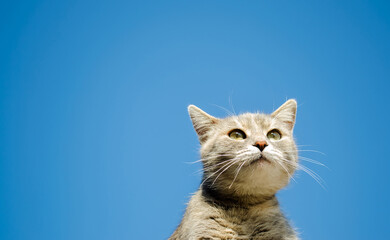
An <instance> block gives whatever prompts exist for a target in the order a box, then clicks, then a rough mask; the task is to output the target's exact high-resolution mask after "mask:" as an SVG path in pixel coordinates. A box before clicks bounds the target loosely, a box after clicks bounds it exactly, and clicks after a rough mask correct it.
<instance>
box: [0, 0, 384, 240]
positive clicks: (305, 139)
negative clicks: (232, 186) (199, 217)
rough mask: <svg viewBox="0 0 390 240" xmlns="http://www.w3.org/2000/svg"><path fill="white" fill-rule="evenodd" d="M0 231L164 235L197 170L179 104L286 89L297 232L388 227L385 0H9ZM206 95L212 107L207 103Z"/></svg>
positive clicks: (0, 67)
mask: <svg viewBox="0 0 390 240" xmlns="http://www.w3.org/2000/svg"><path fill="white" fill-rule="evenodd" d="M0 19H1V21H0V36H1V37H0V223H1V224H0V226H1V227H0V238H1V239H5V240H11V239H12V240H17V239H40V240H45V239H58V240H60V239H166V238H168V237H169V236H170V234H171V233H172V232H173V230H174V229H175V227H176V226H177V225H178V223H179V222H180V220H181V216H182V214H183V212H184V209H185V203H186V202H187V201H188V199H189V196H190V194H191V193H193V192H195V191H196V189H197V187H198V185H199V183H200V178H201V175H200V174H197V173H196V172H197V170H199V169H200V168H201V166H200V165H199V164H193V165H191V164H187V162H191V161H195V160H197V159H198V158H199V155H198V149H199V144H198V142H197V137H196V134H195V132H194V130H193V129H192V125H191V122H190V120H189V117H188V114H187V110H186V107H187V106H188V105H189V104H195V105H197V106H199V107H201V108H202V109H204V110H205V111H207V112H209V113H210V114H212V115H214V116H217V117H223V116H226V113H225V112H224V111H223V110H222V109H221V108H219V107H218V106H222V107H224V108H227V109H229V110H232V106H233V107H234V109H235V111H236V112H246V111H264V112H272V110H273V109H275V108H277V107H278V106H279V105H280V104H282V103H283V102H284V101H285V100H286V99H288V98H295V99H297V101H298V104H299V108H298V115H297V122H296V127H295V137H296V139H297V143H298V145H303V146H301V147H300V148H301V149H302V150H317V151H321V152H323V153H325V155H322V154H319V153H315V152H306V151H303V152H302V156H305V157H308V158H312V159H315V160H317V161H320V162H322V163H324V164H326V166H327V167H328V168H329V169H327V168H324V167H321V166H318V165H315V164H312V163H310V162H302V164H304V165H305V166H307V167H309V168H311V169H312V170H314V171H315V172H316V173H318V174H319V175H320V176H321V177H322V178H323V179H324V181H325V183H326V188H325V189H323V188H322V187H321V186H320V185H319V184H318V183H316V181H315V180H314V179H312V178H311V177H310V176H308V175H307V174H305V173H304V172H297V174H296V176H295V177H296V179H297V182H292V183H291V184H290V185H289V186H288V187H287V189H285V190H283V191H281V192H280V193H279V194H278V195H279V199H280V203H281V206H282V208H283V211H284V212H285V213H286V215H287V216H288V217H289V218H290V219H291V221H292V223H293V225H294V226H295V227H296V228H297V229H298V231H299V232H300V233H301V236H302V239H317V240H321V239H324V240H325V239H389V238H390V230H389V228H388V221H389V216H390V208H389V202H390V189H389V186H388V184H389V177H388V172H389V169H390V163H389V157H388V144H389V141H388V135H389V134H390V131H389V130H390V127H389V122H390V118H389V107H388V104H389V101H388V95H389V94H388V89H389V78H390V44H389V43H390V5H389V4H388V3H387V1H368V0H365V1H363V0H354V1H352V0H351V1H340V0H333V1H320V0H313V1H291V0H283V1H266V0H256V1H237V0H235V1H227V0H224V1H148V0H146V1H115V0H114V1H8V2H3V3H1V7H0ZM216 105H218V106H216Z"/></svg>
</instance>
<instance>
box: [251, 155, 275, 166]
mask: <svg viewBox="0 0 390 240" xmlns="http://www.w3.org/2000/svg"><path fill="white" fill-rule="evenodd" d="M254 163H271V161H270V160H268V159H267V158H266V157H265V156H264V155H260V157H257V158H255V159H253V160H252V161H251V163H250V164H254Z"/></svg>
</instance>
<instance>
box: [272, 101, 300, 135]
mask: <svg viewBox="0 0 390 240" xmlns="http://www.w3.org/2000/svg"><path fill="white" fill-rule="evenodd" d="M296 114H297V101H295V99H289V100H287V101H286V102H285V103H284V104H283V105H282V106H280V107H279V108H278V109H277V110H276V111H275V112H273V113H272V114H271V116H272V117H274V118H277V119H279V120H280V121H282V122H284V123H285V124H286V125H287V127H288V129H289V130H290V131H292V130H293V129H294V124H295V117H296Z"/></svg>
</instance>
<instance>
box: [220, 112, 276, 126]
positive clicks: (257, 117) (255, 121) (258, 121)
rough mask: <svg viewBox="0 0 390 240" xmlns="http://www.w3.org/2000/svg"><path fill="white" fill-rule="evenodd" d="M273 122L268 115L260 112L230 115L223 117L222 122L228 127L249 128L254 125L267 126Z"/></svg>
mask: <svg viewBox="0 0 390 240" xmlns="http://www.w3.org/2000/svg"><path fill="white" fill-rule="evenodd" d="M272 123H273V118H272V117H271V116H270V115H267V114H262V113H244V114H241V115H238V116H231V117H228V118H225V119H224V124H225V125H227V126H230V127H239V128H245V129H250V128H253V127H254V126H256V127H260V128H269V127H270V126H271V125H272Z"/></svg>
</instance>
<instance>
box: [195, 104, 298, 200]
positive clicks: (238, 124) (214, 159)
mask: <svg viewBox="0 0 390 240" xmlns="http://www.w3.org/2000/svg"><path fill="white" fill-rule="evenodd" d="M296 109H297V103H296V101H295V100H293V99H290V100H288V101H286V102H285V103H284V104H283V105H282V106H281V107H279V108H278V109H277V110H276V111H274V112H273V113H272V114H269V115H268V114H260V113H245V114H241V115H238V116H229V117H227V118H223V119H221V118H215V117H213V116H211V115H209V114H207V113H205V112H204V111H202V110H201V109H199V108H197V107H196V106H194V105H190V106H189V107H188V111H189V114H190V117H191V120H192V123H193V125H194V128H195V131H196V132H197V134H198V137H199V141H200V144H201V159H202V163H203V171H204V176H203V184H207V185H208V186H209V187H212V188H215V189H219V190H221V191H229V192H233V193H235V194H242V195H254V194H259V195H273V194H275V193H276V192H277V191H278V190H279V189H281V188H283V187H284V186H286V185H287V184H288V182H289V180H290V178H291V175H292V174H293V173H294V171H295V169H296V168H297V164H298V155H297V149H296V145H295V143H294V139H293V128H294V124H295V116H296Z"/></svg>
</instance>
